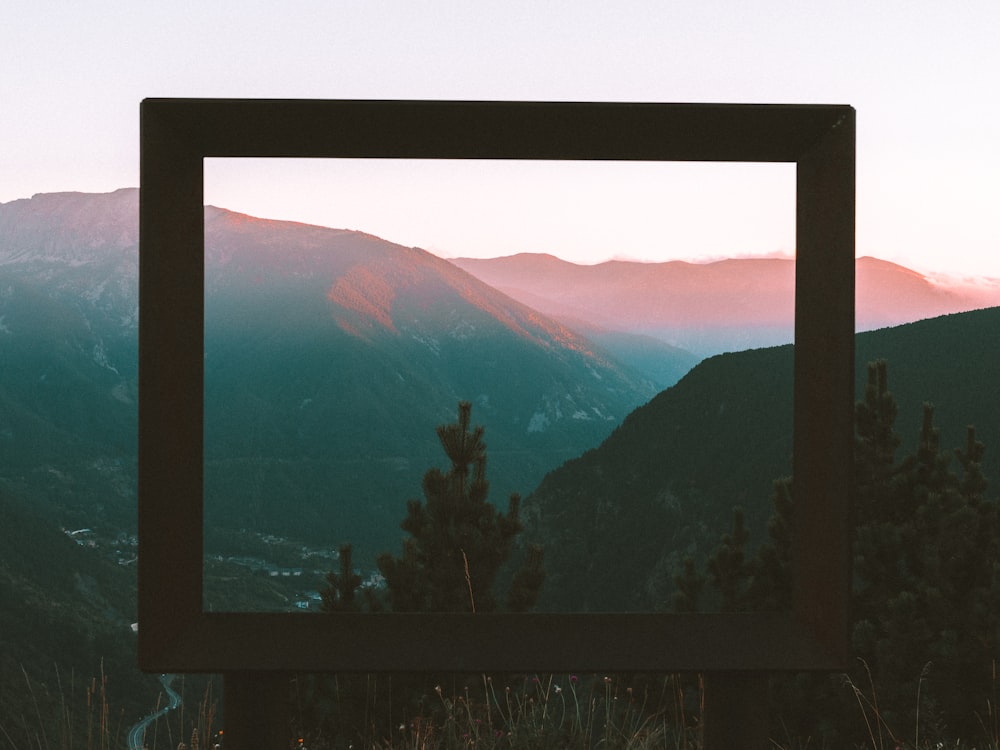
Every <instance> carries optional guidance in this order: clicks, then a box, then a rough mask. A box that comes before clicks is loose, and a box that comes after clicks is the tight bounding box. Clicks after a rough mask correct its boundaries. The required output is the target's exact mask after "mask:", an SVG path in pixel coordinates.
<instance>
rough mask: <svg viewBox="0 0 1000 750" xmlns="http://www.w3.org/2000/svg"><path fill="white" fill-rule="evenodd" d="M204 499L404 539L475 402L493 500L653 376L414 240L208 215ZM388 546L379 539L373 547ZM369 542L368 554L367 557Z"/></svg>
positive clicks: (317, 526) (220, 508)
mask: <svg viewBox="0 0 1000 750" xmlns="http://www.w3.org/2000/svg"><path fill="white" fill-rule="evenodd" d="M205 232H206V235H205V236H206V254H207V258H206V324H205V326H206V365H205V368H206V375H205V377H206V397H205V398H206V441H207V442H206V462H207V465H206V472H207V476H206V493H207V499H206V503H207V509H208V514H209V515H210V516H211V517H215V518H221V517H226V516H230V517H231V516H232V515H234V514H237V513H242V514H243V515H244V516H245V517H247V518H248V520H249V521H250V522H258V523H260V524H262V525H264V526H267V527H269V528H278V529H280V530H282V531H285V532H287V533H292V532H293V530H295V531H296V533H300V534H301V533H303V531H302V529H307V530H308V531H309V533H310V534H312V535H313V536H320V535H322V536H325V537H326V538H327V539H335V540H337V541H341V540H354V541H355V542H365V543H366V544H369V545H370V547H369V549H370V553H371V554H374V553H375V552H377V551H380V550H379V549H378V548H377V545H379V544H381V545H385V544H387V543H390V542H393V546H395V539H397V538H398V532H397V531H395V529H397V528H398V523H399V521H400V520H401V518H402V516H403V511H404V509H405V504H404V501H405V500H406V499H407V498H412V497H416V496H418V489H419V487H420V481H421V477H422V475H423V473H424V471H426V469H427V468H429V467H430V466H432V465H440V464H441V463H442V460H443V455H442V454H441V451H440V447H439V446H438V445H437V440H436V436H435V427H436V425H438V424H442V423H445V422H449V421H453V420H454V419H455V416H456V406H457V402H458V401H459V400H460V399H462V400H468V401H471V402H472V403H473V405H474V408H473V419H474V420H475V421H476V422H477V423H481V424H484V425H485V426H486V429H487V431H486V438H487V442H488V445H489V459H490V477H491V479H492V481H493V494H492V497H493V500H494V502H497V503H500V504H503V503H505V498H506V496H507V495H508V494H509V493H510V492H513V491H520V492H524V493H527V492H529V491H530V490H531V488H533V487H534V485H535V484H537V482H538V481H539V480H540V479H541V477H542V476H544V474H545V473H546V472H547V471H549V470H551V469H552V468H554V467H556V466H558V465H559V464H561V463H562V462H564V461H566V460H568V459H570V458H572V457H574V456H576V455H578V454H579V453H580V452H581V450H584V449H586V448H587V447H591V446H594V445H597V444H598V443H599V442H600V441H601V440H602V439H603V438H604V437H606V436H607V434H609V433H610V431H611V430H612V429H613V428H614V427H615V426H616V425H617V424H618V423H619V422H620V421H621V419H623V418H624V417H625V415H626V414H627V413H628V412H630V411H631V410H632V409H633V408H635V407H636V406H638V405H639V404H641V403H644V402H645V401H646V400H648V399H649V398H650V397H651V396H652V395H653V394H654V393H655V390H656V389H655V387H654V386H653V384H652V383H650V382H649V381H648V380H646V379H644V378H643V377H640V376H639V375H637V374H636V373H635V372H633V371H631V370H629V369H628V368H626V367H624V366H622V365H620V364H619V363H618V362H617V361H616V360H615V359H614V358H613V357H612V356H610V355H609V354H608V353H606V352H605V351H603V350H602V349H601V348H600V347H598V346H597V345H596V344H594V343H593V342H592V341H590V340H588V339H586V338H584V337H583V336H581V335H579V334H577V333H575V332H574V331H572V330H570V329H569V328H567V327H566V326H564V325H562V324H559V323H556V322H554V321H552V320H550V319H548V318H546V317H545V316H542V315H540V314H538V313H537V312H535V311H534V310H532V309H530V308H528V307H526V306H524V305H522V304H520V303H518V302H515V301H514V300H511V299H510V298H509V297H507V296H506V295H504V294H502V293H500V292H498V291H496V290H495V289H493V288H491V287H489V286H487V285H486V284H484V283H483V282H481V281H479V280H478V279H476V278H474V277H472V276H471V275H469V274H467V273H466V272H464V271H462V270H461V269H459V268H457V267H455V266H454V265H452V264H450V263H448V262H447V261H444V260H442V259H440V258H437V257H436V256H433V255H431V254H429V253H427V252H425V251H422V250H419V249H416V248H407V247H402V246H400V245H395V244H392V243H389V242H386V241H384V240H381V239H379V238H377V237H374V236H371V235H368V234H364V233H361V232H355V231H346V230H334V229H325V228H321V227H315V226H308V225H302V224H295V223H290V222H273V221H263V220H259V219H253V218H251V217H247V216H244V215H240V214H235V213H232V212H228V211H223V210H221V209H216V208H211V207H209V208H207V209H206V223H205ZM383 548H384V547H383ZM362 554H363V553H362Z"/></svg>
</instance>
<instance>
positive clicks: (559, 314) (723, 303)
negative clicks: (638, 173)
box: [452, 253, 1000, 356]
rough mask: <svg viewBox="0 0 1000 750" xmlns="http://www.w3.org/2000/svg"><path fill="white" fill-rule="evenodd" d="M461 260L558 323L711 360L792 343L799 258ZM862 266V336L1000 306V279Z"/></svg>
mask: <svg viewBox="0 0 1000 750" xmlns="http://www.w3.org/2000/svg"><path fill="white" fill-rule="evenodd" d="M452 263H454V264H455V265H457V266H459V267H460V268H463V269H465V270H466V271H468V272H469V273H471V274H473V275H474V276H476V277H477V278H480V279H482V280H483V281H485V282H486V283H488V284H490V285H491V286H494V287H496V288H497V289H500V290H502V291H503V292H505V293H506V294H509V295H510V296H511V297H513V298H514V299H517V300H520V301H521V302H524V303H525V304H528V305H531V306H532V307H534V308H535V309H537V310H539V311H540V312H543V313H545V314H547V315H550V316H552V317H554V318H556V319H558V320H573V321H586V322H587V323H589V324H591V325H595V326H599V327H601V328H604V329H607V330H610V331H621V332H628V333H632V334H644V335H647V336H650V337H653V338H656V339H659V340H661V341H664V342H666V343H668V344H671V345H674V346H677V347H681V348H683V349H686V350H689V351H692V352H695V353H697V354H699V355H701V356H709V355H712V354H718V353H720V352H723V351H739V350H743V349H750V348H754V347H759V346H773V345H778V344H784V343H788V342H790V341H791V340H792V329H793V323H794V289H795V262H794V260H791V259H782V258H747V259H728V260H720V261H716V262H713V263H687V262H683V261H670V262H666V263H636V262H628V261H608V262H606V263H600V264H597V265H591V266H584V265H577V264H574V263H569V262H567V261H563V260H560V259H558V258H555V257H552V256H551V255H541V254H527V253H525V254H520V255H512V256H509V257H505V258H492V259H488V260H481V259H474V258H456V259H453V260H452ZM856 267H857V326H858V330H860V331H865V330H872V329H876V328H883V327H886V326H892V325H899V324H902V323H908V322H912V321H915V320H920V319H924V318H930V317H935V316H937V315H943V314H947V313H952V312H962V311H966V310H973V309H979V308H983V307H989V306H993V305H998V304H1000V280H996V279H994V280H977V281H976V282H963V281H961V280H955V279H946V278H939V279H932V278H929V277H926V276H923V275H921V274H919V273H917V272H915V271H912V270H910V269H907V268H904V267H903V266H899V265H896V264H894V263H889V262H887V261H883V260H878V259H877V258H868V257H865V258H859V259H858V261H857V266H856Z"/></svg>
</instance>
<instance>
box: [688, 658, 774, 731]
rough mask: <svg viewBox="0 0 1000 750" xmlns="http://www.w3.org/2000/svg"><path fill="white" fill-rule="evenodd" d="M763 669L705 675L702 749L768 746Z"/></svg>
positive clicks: (765, 690)
mask: <svg viewBox="0 0 1000 750" xmlns="http://www.w3.org/2000/svg"><path fill="white" fill-rule="evenodd" d="M767 696H768V675H767V673H766V672H709V673H707V674H706V675H705V715H704V717H703V725H704V730H705V735H704V745H703V748H704V750H763V748H766V747H768V746H769V745H768V739H769V734H770V733H769V725H768V713H767V712H768V706H767Z"/></svg>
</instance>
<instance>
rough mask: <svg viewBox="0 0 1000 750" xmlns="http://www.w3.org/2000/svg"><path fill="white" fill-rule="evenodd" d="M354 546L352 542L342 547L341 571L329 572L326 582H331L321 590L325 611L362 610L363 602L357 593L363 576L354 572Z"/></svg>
mask: <svg viewBox="0 0 1000 750" xmlns="http://www.w3.org/2000/svg"><path fill="white" fill-rule="evenodd" d="M352 558H353V547H352V546H351V545H350V544H343V545H341V547H340V572H339V573H333V572H331V573H327V574H326V582H327V583H328V584H329V585H328V586H327V587H326V588H325V589H323V590H322V591H321V592H320V596H321V597H322V600H323V603H322V605H321V606H322V610H323V611H324V612H358V611H360V610H361V602H360V601H358V597H357V593H358V589H359V588H360V587H361V581H362V579H361V576H359V575H358V574H357V573H355V572H354V568H353V566H352V562H353V560H352Z"/></svg>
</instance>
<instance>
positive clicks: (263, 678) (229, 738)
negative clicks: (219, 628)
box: [222, 672, 289, 750]
mask: <svg viewBox="0 0 1000 750" xmlns="http://www.w3.org/2000/svg"><path fill="white" fill-rule="evenodd" d="M222 710H223V719H224V721H225V731H226V748H227V750H256V749H257V748H269V747H273V748H284V747H288V746H289V744H288V743H289V726H288V717H289V713H288V675H287V674H285V673H284V672H227V673H225V674H224V675H223V677H222Z"/></svg>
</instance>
